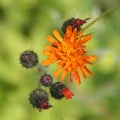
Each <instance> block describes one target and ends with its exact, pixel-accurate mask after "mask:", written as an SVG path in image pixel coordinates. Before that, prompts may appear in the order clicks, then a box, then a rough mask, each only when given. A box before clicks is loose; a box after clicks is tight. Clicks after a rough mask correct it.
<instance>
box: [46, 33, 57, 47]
mask: <svg viewBox="0 0 120 120" xmlns="http://www.w3.org/2000/svg"><path fill="white" fill-rule="evenodd" d="M46 39H47V40H48V41H49V42H51V43H52V44H54V45H55V46H57V45H58V44H59V43H58V41H57V40H56V39H55V38H53V37H52V36H50V35H48V36H47V37H46Z"/></svg>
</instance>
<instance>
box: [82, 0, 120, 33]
mask: <svg viewBox="0 0 120 120" xmlns="http://www.w3.org/2000/svg"><path fill="white" fill-rule="evenodd" d="M119 5H120V1H118V2H117V3H116V4H115V5H113V6H112V7H110V8H109V9H108V10H106V11H105V12H103V13H102V14H101V15H100V16H99V17H97V18H96V19H95V20H93V21H92V22H91V23H90V24H88V25H87V26H85V27H84V28H83V29H82V30H83V31H84V30H86V29H87V28H89V27H90V26H92V25H93V24H94V23H95V22H97V21H98V20H99V19H101V18H103V17H104V16H106V15H108V14H109V13H111V12H112V11H113V10H115V9H116V8H118V7H119Z"/></svg>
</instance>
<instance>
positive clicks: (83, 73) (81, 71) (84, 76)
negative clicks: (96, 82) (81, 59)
mask: <svg viewBox="0 0 120 120" xmlns="http://www.w3.org/2000/svg"><path fill="white" fill-rule="evenodd" d="M80 74H81V75H82V76H83V78H86V75H85V72H84V71H83V69H82V68H80Z"/></svg>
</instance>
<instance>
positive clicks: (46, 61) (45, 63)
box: [42, 59, 57, 66]
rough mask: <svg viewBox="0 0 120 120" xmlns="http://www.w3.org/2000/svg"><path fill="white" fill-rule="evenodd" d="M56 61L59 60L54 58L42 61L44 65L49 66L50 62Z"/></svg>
mask: <svg viewBox="0 0 120 120" xmlns="http://www.w3.org/2000/svg"><path fill="white" fill-rule="evenodd" d="M55 61H57V59H54V60H49V59H48V60H44V61H43V62H42V64H43V65H44V66H47V65H49V64H52V63H54V62H55Z"/></svg>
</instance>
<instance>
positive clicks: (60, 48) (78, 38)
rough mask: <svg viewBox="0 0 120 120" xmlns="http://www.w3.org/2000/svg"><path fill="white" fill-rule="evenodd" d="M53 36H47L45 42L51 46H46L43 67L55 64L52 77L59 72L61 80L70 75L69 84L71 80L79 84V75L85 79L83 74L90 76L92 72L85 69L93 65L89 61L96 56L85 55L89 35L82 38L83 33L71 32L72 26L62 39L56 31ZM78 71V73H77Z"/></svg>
mask: <svg viewBox="0 0 120 120" xmlns="http://www.w3.org/2000/svg"><path fill="white" fill-rule="evenodd" d="M53 34H54V36H55V38H54V37H52V36H50V35H48V36H47V40H48V41H49V42H50V43H52V44H53V45H46V47H45V50H44V54H45V55H47V56H48V59H47V60H44V61H43V63H42V64H43V65H44V66H47V65H50V64H52V63H54V62H57V66H58V69H57V70H56V71H55V72H54V74H53V76H54V77H57V76H58V75H59V74H60V73H61V72H63V73H62V75H61V80H62V81H63V80H64V79H65V77H66V74H67V73H68V72H69V73H70V82H73V78H75V79H76V82H77V84H80V83H81V80H80V76H79V73H80V74H81V75H82V76H83V78H86V74H85V72H87V73H88V74H89V75H90V76H92V72H91V71H90V70H89V69H88V68H87V66H86V65H87V64H93V63H92V62H91V61H93V60H96V56H94V55H92V56H88V55H86V53H87V51H86V50H85V43H86V42H87V41H89V40H90V39H91V37H92V35H91V34H89V35H85V36H83V34H84V33H83V31H82V32H80V33H78V31H77V28H74V29H73V30H72V26H68V27H67V30H66V33H65V35H64V38H62V36H61V35H60V34H59V32H58V31H57V30H53ZM78 70H79V71H78Z"/></svg>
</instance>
